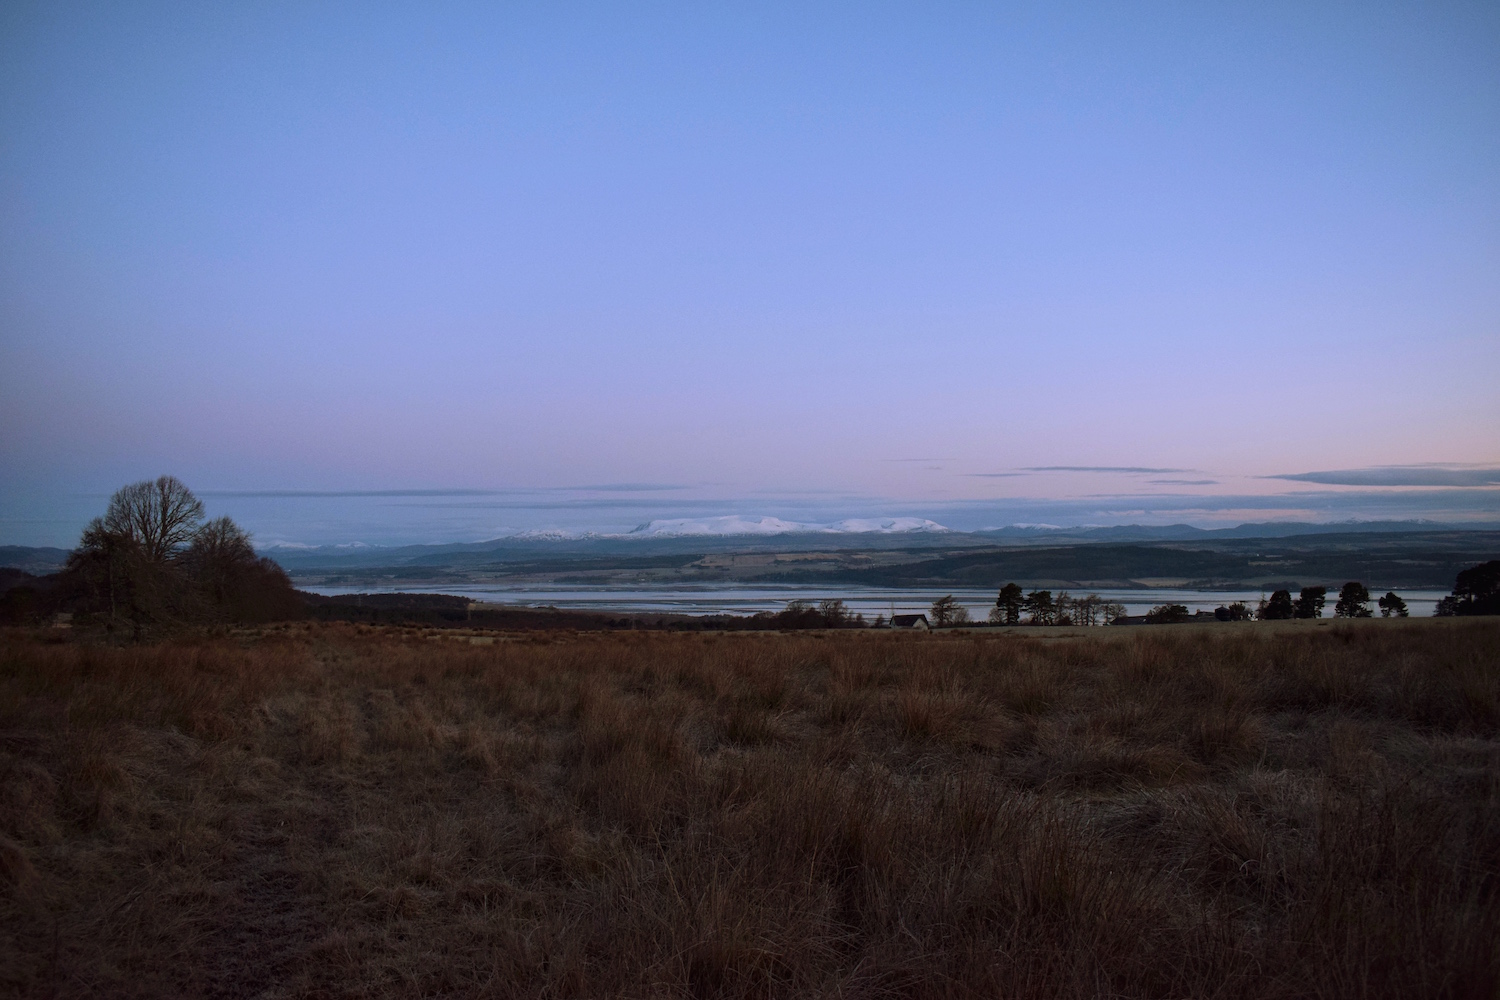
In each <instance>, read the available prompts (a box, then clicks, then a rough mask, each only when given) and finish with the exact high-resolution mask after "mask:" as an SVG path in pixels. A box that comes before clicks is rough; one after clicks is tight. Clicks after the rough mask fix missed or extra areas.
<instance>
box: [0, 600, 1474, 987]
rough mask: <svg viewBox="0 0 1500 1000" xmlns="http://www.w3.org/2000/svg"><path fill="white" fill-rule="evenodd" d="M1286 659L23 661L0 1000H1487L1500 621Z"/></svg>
mask: <svg viewBox="0 0 1500 1000" xmlns="http://www.w3.org/2000/svg"><path fill="white" fill-rule="evenodd" d="M1268 625H1269V623H1254V624H1249V623H1247V624H1245V625H1243V626H1239V625H1236V626H1217V627H1197V626H1161V627H1141V628H1133V629H1092V630H1089V629H1057V630H1048V629H1037V630H1028V629H1017V630H993V631H985V630H976V631H974V632H968V633H947V632H945V633H938V634H934V635H927V636H924V635H914V634H893V633H889V632H869V631H839V632H827V633H796V634H777V633H733V634H676V633H662V632H614V633H588V632H578V633H569V632H532V633H510V634H505V633H489V634H480V633H477V632H476V633H474V634H472V635H469V634H464V633H462V632H457V631H449V632H439V631H436V630H422V629H414V628H399V627H375V626H355V625H349V624H341V623H333V624H313V623H295V624H288V625H284V626H269V627H265V628H260V629H255V630H244V631H241V632H235V633H225V634H220V635H218V636H215V637H206V638H197V639H178V640H174V641H170V642H164V643H160V644H155V645H138V646H107V645H96V644H90V643H88V642H85V641H83V640H82V639H80V638H74V637H71V636H70V635H68V634H67V632H66V631H65V630H38V631H20V630H15V631H9V632H5V633H3V634H0V838H3V839H0V876H3V880H0V956H4V960H3V961H0V993H4V994H9V995H19V996H47V997H52V996H57V997H72V996H100V995H108V996H152V997H157V996H218V997H267V998H270V997H293V996H319V997H338V996H351V997H352V996H361V997H363V996H496V997H512V996H513V997H534V996H547V997H601V996H627V997H646V996H652V997H656V996H681V997H710V996H712V997H773V996H774V997H783V996H844V997H865V996H868V997H883V996H912V997H996V996H1022V997H1032V996H1036V997H1094V996H1121V997H1163V998H1165V997H1185V996H1193V997H1222V998H1231V997H1335V996H1337V997H1469V996H1492V995H1495V992H1496V990H1497V988H1500V621H1497V620H1494V619H1482V618H1469V619H1441V620H1405V621H1381V620H1375V621H1361V622H1353V623H1346V622H1319V623H1316V624H1315V623H1290V622H1289V623H1285V624H1284V625H1282V624H1280V623H1278V624H1277V626H1276V627H1268ZM1035 632H1045V633H1048V635H1047V636H1046V637H1045V638H1040V637H1037V636H1035V635H1034V634H1029V633H1035ZM1054 632H1055V633H1056V634H1052V633H1054Z"/></svg>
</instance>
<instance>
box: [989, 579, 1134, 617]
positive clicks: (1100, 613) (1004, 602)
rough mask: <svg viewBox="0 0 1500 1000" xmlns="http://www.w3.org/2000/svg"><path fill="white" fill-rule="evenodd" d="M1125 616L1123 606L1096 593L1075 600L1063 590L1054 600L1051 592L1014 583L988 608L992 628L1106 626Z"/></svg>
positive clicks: (1001, 590) (1002, 589) (1005, 588)
mask: <svg viewBox="0 0 1500 1000" xmlns="http://www.w3.org/2000/svg"><path fill="white" fill-rule="evenodd" d="M1124 613H1125V606H1124V605H1122V604H1117V603H1115V602H1113V601H1106V600H1104V599H1103V598H1102V597H1100V596H1099V595H1098V594H1086V595H1084V596H1083V597H1074V596H1073V595H1071V594H1069V593H1068V592H1067V591H1066V590H1064V591H1060V592H1059V593H1058V594H1057V596H1056V597H1054V596H1053V595H1052V591H1050V590H1033V591H1031V592H1030V593H1026V592H1024V591H1023V590H1022V589H1021V587H1020V586H1019V585H1017V584H1015V583H1007V584H1006V585H1005V586H1003V587H1001V588H1000V593H999V594H998V595H997V596H996V598H995V606H994V607H993V608H991V609H990V624H991V625H1108V624H1109V623H1110V622H1112V621H1114V620H1115V619H1116V618H1118V617H1119V616H1120V615H1123V614H1124Z"/></svg>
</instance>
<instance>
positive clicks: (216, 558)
mask: <svg viewBox="0 0 1500 1000" xmlns="http://www.w3.org/2000/svg"><path fill="white" fill-rule="evenodd" d="M256 558H257V557H256V555H255V549H254V548H252V547H251V545H250V536H249V535H248V534H246V533H245V531H244V529H242V528H241V527H240V526H239V525H237V524H235V523H234V522H233V521H231V520H230V519H229V518H227V517H220V518H216V519H215V520H212V521H209V522H208V523H207V524H205V525H204V526H203V527H201V528H199V529H198V530H197V532H195V533H194V535H193V541H192V544H191V545H190V546H189V547H188V550H187V551H186V552H185V553H183V561H184V562H186V563H187V565H188V567H189V569H190V571H191V572H192V574H193V576H194V577H196V578H197V580H198V583H199V585H200V586H202V587H203V589H204V590H205V591H206V592H207V593H208V596H209V597H210V598H211V599H212V600H214V601H216V602H218V603H220V604H222V603H224V602H225V601H226V600H228V598H229V596H230V593H231V591H232V590H233V589H234V585H235V583H236V582H237V581H238V580H239V578H240V577H242V576H244V575H245V572H246V570H247V568H248V567H253V566H254V565H255V563H256Z"/></svg>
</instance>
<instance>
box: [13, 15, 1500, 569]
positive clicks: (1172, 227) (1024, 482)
mask: <svg viewBox="0 0 1500 1000" xmlns="http://www.w3.org/2000/svg"><path fill="white" fill-rule="evenodd" d="M1497 385H1500V7H1497V6H1496V5H1495V4H1493V3H1423V4H1376V3H1371V4H1358V5H1356V4H1341V3H1319V4H1307V3H1287V4H1277V3H1262V4H1240V5H1230V4H1204V3H1149V2H1148V3H1119V4H1111V3H1088V4H1076V5H1073V4H1066V3H1045V4H1043V3H1037V4H1027V5H1006V4H977V3H975V4H942V3H926V4H914V3H913V4H858V5H854V4H844V5H834V4H818V3H799V4H757V5H738V6H736V5H704V4H693V5H687V4H683V5H670V4H615V5H591V4H572V3H547V4H535V5H527V4H522V3H514V4H478V3H475V4H465V3H459V2H452V3H443V4H420V3H409V4H395V3H360V4H339V3H319V4H290V3H286V4H278V3H255V4H236V3H221V4H211V5H202V4H186V3H183V4H169V3H152V2H139V3H133V4H75V3H68V2H61V0H53V2H47V3H27V2H24V0H21V2H16V0H13V2H10V3H7V4H5V5H3V7H0V543H19V544H70V543H71V541H72V540H74V539H76V535H77V531H78V528H79V527H81V525H82V523H83V521H84V520H86V518H87V517H88V516H90V515H91V514H92V513H97V512H98V511H99V510H102V506H103V503H104V501H105V499H107V497H108V494H109V492H110V491H111V490H113V489H114V488H116V487H118V486H120V485H123V484H124V483H127V482H131V481H134V480H137V479H141V478H144V477H150V476H155V475H159V474H162V473H171V474H175V475H177V476H178V477H179V478H181V479H183V480H184V481H185V482H187V483H188V484H189V485H190V486H191V487H193V488H194V489H195V490H198V491H199V492H200V493H202V494H203V495H204V496H205V497H206V498H218V499H217V501H215V502H217V503H218V505H219V508H220V509H221V510H223V511H231V512H234V513H235V515H236V516H237V517H241V518H244V519H245V520H246V522H247V524H248V526H249V527H251V528H252V529H254V530H256V531H257V533H258V534H259V535H261V536H265V535H266V533H267V532H268V531H273V533H274V534H275V535H276V537H277V538H280V539H282V540H285V541H290V542H295V541H298V540H301V541H311V540H317V541H342V542H351V541H359V540H367V539H368V538H374V537H376V536H377V535H378V536H379V537H380V538H382V539H388V540H400V541H424V540H460V538H461V537H468V536H476V537H483V536H486V535H488V534H491V533H498V532H501V531H509V530H524V529H528V528H547V527H568V528H587V527H610V528H613V527H616V526H618V525H622V524H626V523H627V522H631V523H634V522H641V521H645V520H649V519H651V518H653V517H679V516H695V515H704V516H706V515H710V514H715V515H716V514H730V513H740V514H747V515H768V516H783V517H793V518H801V519H807V520H824V521H826V520H833V519H836V518H838V517H852V516H866V515H892V516H894V515H920V516H930V517H933V519H934V520H938V521H940V522H942V523H945V524H946V523H950V522H952V523H953V524H954V525H955V526H964V527H981V526H993V525H996V524H1002V523H1011V522H1012V521H1017V522H1024V523H1031V522H1059V523H1066V524H1081V523H1136V522H1139V523H1172V522H1176V521H1186V522H1189V523H1203V524H1208V523H1222V522H1227V521H1235V520H1274V519H1289V518H1296V519H1313V520H1339V519H1347V518H1383V517H1401V518H1404V517H1426V518H1432V519H1439V520H1458V521H1469V522H1479V521H1500V488H1497V487H1500V443H1497V442H1500V392H1497V391H1496V386H1497ZM455 491H457V492H455ZM398 494H399V496H398ZM314 500H317V501H320V503H313V501H314ZM215 502H211V503H210V509H211V512H213V509H214V507H215ZM455 511H463V512H467V513H461V514H455V513H454V512H455ZM476 511H479V512H480V513H475V512H476ZM361 512H363V513H361ZM299 517H301V518H304V520H305V525H306V527H305V530H302V531H301V532H300V534H299V528H298V518H299ZM382 518H384V519H385V520H384V521H382V520H381V519H382ZM372 519H373V520H372ZM315 524H316V525H317V527H316V528H315V527H314V525H315ZM379 525H384V526H383V527H380V526H379Z"/></svg>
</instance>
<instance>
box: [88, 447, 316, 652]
mask: <svg viewBox="0 0 1500 1000" xmlns="http://www.w3.org/2000/svg"><path fill="white" fill-rule="evenodd" d="M61 589H62V591H63V592H64V594H66V595H67V597H68V598H69V600H70V605H71V606H72V607H73V608H74V610H76V611H78V612H80V613H82V614H84V615H86V616H92V617H94V618H97V619H99V620H101V621H102V623H103V624H104V625H105V627H106V628H110V629H114V628H117V627H121V626H125V627H128V628H130V629H131V630H132V631H133V633H134V634H136V635H140V634H141V633H142V632H144V631H147V630H159V629H161V628H164V627H171V626H176V625H193V624H214V623H230V622H236V623H239V622H255V621H273V620H276V619H281V618H293V617H300V616H301V614H302V603H301V600H300V599H299V597H298V596H297V592H296V591H295V590H293V589H292V584H291V581H290V580H289V579H288V578H287V575H286V573H285V572H284V571H283V570H282V569H281V567H280V566H278V565H276V563H274V562H272V561H271V560H270V559H266V558H262V557H259V556H257V555H256V554H255V550H254V548H252V547H251V545H250V536H249V535H248V534H246V532H245V531H244V530H243V529H242V528H240V526H239V525H237V524H235V523H234V522H233V521H231V520H230V519H229V518H227V517H220V518H216V519H215V520H212V521H205V520H204V511H203V503H202V501H200V500H199V499H198V498H197V497H195V496H194V495H193V493H192V491H191V490H189V489H188V488H187V487H186V486H184V485H183V484H182V483H181V482H180V481H179V480H177V479H176V478H175V477H173V476H161V477H159V478H157V479H155V480H147V481H144V482H139V483H133V484H131V485H130V486H126V487H124V488H122V489H120V490H118V491H116V492H115V494H114V496H112V497H110V500H109V506H108V508H107V509H106V510H105V512H104V515H103V516H102V517H96V518H94V520H92V521H90V522H89V524H88V527H86V528H85V529H84V531H83V537H82V539H81V540H80V541H79V545H78V548H77V549H75V550H74V551H73V553H72V554H71V555H70V556H69V558H68V564H67V568H66V569H65V570H64V572H63V583H62V587H61Z"/></svg>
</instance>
